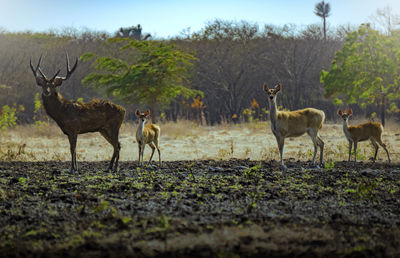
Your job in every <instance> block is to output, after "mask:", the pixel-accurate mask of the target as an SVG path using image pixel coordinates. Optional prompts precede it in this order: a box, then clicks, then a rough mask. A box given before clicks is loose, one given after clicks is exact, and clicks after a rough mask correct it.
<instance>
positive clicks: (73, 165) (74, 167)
mask: <svg viewBox="0 0 400 258" xmlns="http://www.w3.org/2000/svg"><path fill="white" fill-rule="evenodd" d="M68 140H69V146H70V151H71V172H72V173H74V172H76V171H78V165H77V163H76V142H77V140H78V135H76V134H73V135H70V134H69V135H68Z"/></svg>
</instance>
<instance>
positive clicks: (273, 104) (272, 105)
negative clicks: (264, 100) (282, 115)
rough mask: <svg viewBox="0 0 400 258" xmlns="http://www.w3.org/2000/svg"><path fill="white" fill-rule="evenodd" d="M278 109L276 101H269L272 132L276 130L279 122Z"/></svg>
mask: <svg viewBox="0 0 400 258" xmlns="http://www.w3.org/2000/svg"><path fill="white" fill-rule="evenodd" d="M277 113H278V108H277V107H276V99H275V98H274V99H272V100H271V99H270V100H269V117H270V118H271V127H272V130H276V127H277V121H278V114H277Z"/></svg>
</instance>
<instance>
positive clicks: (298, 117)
mask: <svg viewBox="0 0 400 258" xmlns="http://www.w3.org/2000/svg"><path fill="white" fill-rule="evenodd" d="M264 90H265V91H266V92H267V94H268V101H269V110H270V118H271V130H272V133H273V134H274V135H275V138H276V141H277V143H278V148H279V153H280V155H281V164H280V169H281V170H285V169H286V168H287V167H286V166H285V164H284V163H283V147H284V144H285V138H287V137H298V136H301V135H303V134H304V133H307V134H308V135H309V136H310V137H311V140H312V142H313V144H314V156H313V160H312V163H313V165H315V156H316V154H317V149H318V146H319V147H320V150H321V155H320V165H322V163H323V159H324V142H323V141H322V139H321V137H320V136H319V134H318V130H319V129H321V127H322V124H323V123H324V121H325V113H324V111H322V110H318V109H315V108H305V109H299V110H295V111H278V109H277V107H276V96H277V93H278V92H279V91H280V90H281V85H280V84H278V85H277V86H275V87H274V88H273V89H269V88H268V86H267V84H266V83H264Z"/></svg>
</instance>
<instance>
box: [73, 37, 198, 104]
mask: <svg viewBox="0 0 400 258" xmlns="http://www.w3.org/2000/svg"><path fill="white" fill-rule="evenodd" d="M110 43H111V44H120V45H122V46H121V47H120V48H119V50H120V51H122V52H120V53H119V54H121V56H124V57H129V58H125V59H123V58H116V57H101V56H97V55H95V54H94V53H86V54H84V55H83V56H82V57H81V59H83V60H84V61H88V60H90V59H93V58H95V59H96V60H95V62H94V65H95V68H96V69H97V70H98V72H95V73H91V74H89V75H87V76H86V77H85V78H84V79H83V81H82V82H83V83H84V84H90V85H94V86H95V87H96V88H104V89H105V91H106V93H107V94H108V95H111V94H112V95H114V96H116V97H118V98H120V99H122V100H124V101H125V102H127V103H134V102H140V103H146V104H152V105H154V104H157V103H170V101H171V100H172V99H173V98H175V97H177V96H180V95H181V96H184V97H185V98H189V97H191V96H195V95H201V96H202V93H201V92H200V91H196V90H192V89H189V88H187V87H185V86H184V82H185V80H186V79H187V75H188V72H189V68H190V67H191V66H192V63H191V61H193V60H194V59H195V58H194V57H193V56H192V55H191V54H188V53H185V52H183V51H181V50H178V49H176V48H175V46H174V45H171V44H164V43H162V42H156V41H137V40H132V39H127V38H113V39H110V40H109V44H110ZM138 51H139V53H137V52H138ZM130 57H134V58H130ZM126 59H130V60H126ZM132 59H133V60H132Z"/></svg>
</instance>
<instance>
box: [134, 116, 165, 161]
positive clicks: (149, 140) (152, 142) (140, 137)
mask: <svg viewBox="0 0 400 258" xmlns="http://www.w3.org/2000/svg"><path fill="white" fill-rule="evenodd" d="M136 115H137V116H138V118H139V126H138V129H137V131H136V141H137V143H138V147H139V165H142V162H143V153H144V147H145V146H146V144H148V145H149V146H150V147H151V149H152V152H151V156H150V160H149V164H150V162H151V160H152V158H153V155H154V151H155V149H156V148H157V151H158V159H159V164H160V167H161V153H160V147H159V146H158V141H159V138H160V127H159V126H158V125H156V124H146V125H145V123H146V120H147V117H148V116H149V115H150V110H148V109H147V110H146V113H141V112H140V110H139V109H137V110H136Z"/></svg>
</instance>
